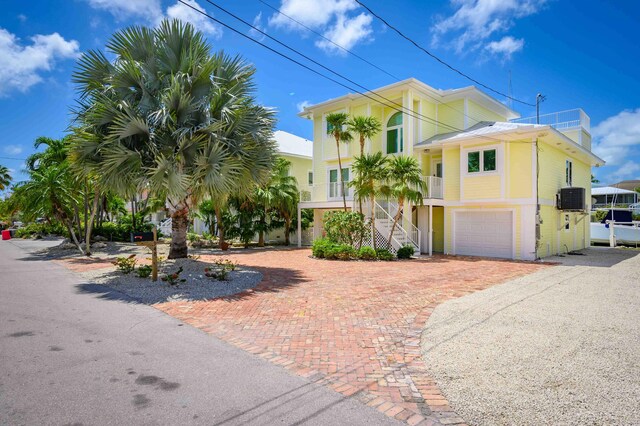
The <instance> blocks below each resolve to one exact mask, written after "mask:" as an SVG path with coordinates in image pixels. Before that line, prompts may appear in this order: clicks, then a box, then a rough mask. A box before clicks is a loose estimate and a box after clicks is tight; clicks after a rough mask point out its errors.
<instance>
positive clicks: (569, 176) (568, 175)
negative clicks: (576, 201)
mask: <svg viewBox="0 0 640 426" xmlns="http://www.w3.org/2000/svg"><path fill="white" fill-rule="evenodd" d="M564 177H565V184H566V185H567V186H572V183H573V162H572V161H571V160H567V161H566V162H565V166H564Z"/></svg>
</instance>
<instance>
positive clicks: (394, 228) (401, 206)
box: [387, 200, 404, 247]
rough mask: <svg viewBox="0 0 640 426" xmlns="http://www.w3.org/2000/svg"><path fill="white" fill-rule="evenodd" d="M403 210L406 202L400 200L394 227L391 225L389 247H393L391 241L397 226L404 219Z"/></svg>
mask: <svg viewBox="0 0 640 426" xmlns="http://www.w3.org/2000/svg"><path fill="white" fill-rule="evenodd" d="M403 209H404V200H398V213H396V216H395V217H394V218H393V225H391V232H390V233H389V240H388V241H387V244H389V247H391V239H392V238H393V231H395V230H396V225H397V224H398V221H399V220H400V218H401V217H402V210H403Z"/></svg>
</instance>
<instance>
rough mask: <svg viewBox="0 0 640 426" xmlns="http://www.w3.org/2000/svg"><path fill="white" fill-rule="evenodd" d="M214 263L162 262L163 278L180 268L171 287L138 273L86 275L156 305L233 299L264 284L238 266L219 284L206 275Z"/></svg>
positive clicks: (107, 271)
mask: <svg viewBox="0 0 640 426" xmlns="http://www.w3.org/2000/svg"><path fill="white" fill-rule="evenodd" d="M214 266H215V265H214V264H211V263H207V262H201V261H199V260H194V259H177V260H167V261H164V262H162V265H161V266H160V271H159V272H160V273H159V277H162V275H163V274H171V273H173V272H176V271H177V269H178V268H179V267H182V268H183V269H184V270H183V272H182V273H181V274H180V278H181V279H185V280H186V281H185V282H181V283H179V284H177V285H169V284H168V283H167V282H164V281H161V280H160V279H159V280H158V281H157V282H153V281H151V278H139V277H138V276H137V275H136V273H135V272H132V273H130V274H123V273H121V272H119V271H117V270H115V267H114V269H97V270H93V271H89V272H84V273H83V274H82V275H83V276H84V277H85V278H86V279H87V280H90V281H91V282H93V283H96V284H102V285H105V286H108V287H110V288H113V289H114V290H117V291H119V292H121V293H124V294H126V295H128V296H130V297H132V298H134V299H136V300H137V301H139V302H140V303H145V304H150V305H151V304H154V303H163V302H175V301H180V300H207V299H214V298H217V297H225V296H231V295H233V294H236V293H240V292H242V291H244V290H248V289H250V288H253V287H255V286H257V285H258V284H259V283H260V281H262V274H261V273H260V272H258V271H254V270H251V269H247V268H243V267H238V268H237V269H236V270H235V271H230V272H229V275H228V279H227V280H226V281H218V280H215V279H213V278H209V277H206V276H205V275H204V268H207V267H214Z"/></svg>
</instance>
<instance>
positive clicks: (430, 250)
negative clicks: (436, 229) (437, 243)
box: [429, 204, 433, 256]
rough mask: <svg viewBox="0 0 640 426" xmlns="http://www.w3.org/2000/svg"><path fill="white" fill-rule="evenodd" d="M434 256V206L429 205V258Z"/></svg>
mask: <svg viewBox="0 0 640 426" xmlns="http://www.w3.org/2000/svg"><path fill="white" fill-rule="evenodd" d="M432 255H433V204H429V256H432Z"/></svg>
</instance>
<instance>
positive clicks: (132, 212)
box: [131, 198, 136, 232]
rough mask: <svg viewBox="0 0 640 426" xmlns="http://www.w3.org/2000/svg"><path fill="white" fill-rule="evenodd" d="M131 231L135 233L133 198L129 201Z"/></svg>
mask: <svg viewBox="0 0 640 426" xmlns="http://www.w3.org/2000/svg"><path fill="white" fill-rule="evenodd" d="M131 229H132V230H133V232H135V231H136V206H135V202H134V201H133V198H132V199H131Z"/></svg>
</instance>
